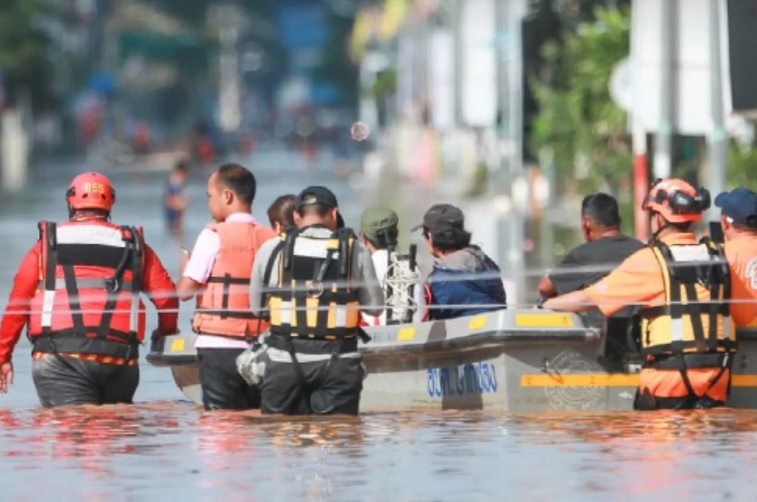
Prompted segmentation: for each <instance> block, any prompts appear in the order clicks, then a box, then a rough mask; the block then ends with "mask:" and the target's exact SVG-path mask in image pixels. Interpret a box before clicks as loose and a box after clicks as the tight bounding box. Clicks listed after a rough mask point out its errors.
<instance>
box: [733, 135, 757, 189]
mask: <svg viewBox="0 0 757 502" xmlns="http://www.w3.org/2000/svg"><path fill="white" fill-rule="evenodd" d="M755 173H757V148H754V146H752V147H751V148H746V149H744V148H740V147H738V146H736V145H735V144H734V143H731V145H730V146H729V148H728V168H727V176H728V185H729V186H730V187H736V186H745V187H749V188H751V189H752V190H757V182H755V179H754V178H755Z"/></svg>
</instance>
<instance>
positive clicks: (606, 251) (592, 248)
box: [569, 234, 646, 261]
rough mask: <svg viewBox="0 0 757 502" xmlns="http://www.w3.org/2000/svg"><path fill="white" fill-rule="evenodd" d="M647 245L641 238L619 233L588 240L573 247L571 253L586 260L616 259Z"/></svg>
mask: <svg viewBox="0 0 757 502" xmlns="http://www.w3.org/2000/svg"><path fill="white" fill-rule="evenodd" d="M644 247H646V245H645V244H644V243H643V242H641V241H640V240H638V239H636V238H634V237H629V236H627V235H623V234H619V235H613V236H608V237H602V238H601V239H596V240H593V241H587V242H584V243H583V244H580V245H578V246H576V247H575V248H573V249H572V250H571V252H570V253H569V254H571V255H573V257H574V258H582V259H585V260H590V261H594V260H598V259H614V258H616V257H617V256H618V255H624V256H628V255H631V254H633V253H634V252H636V251H638V250H639V249H643V248H644Z"/></svg>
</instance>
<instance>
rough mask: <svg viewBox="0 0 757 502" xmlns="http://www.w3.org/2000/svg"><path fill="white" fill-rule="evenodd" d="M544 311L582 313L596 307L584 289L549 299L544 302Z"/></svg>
mask: <svg viewBox="0 0 757 502" xmlns="http://www.w3.org/2000/svg"><path fill="white" fill-rule="evenodd" d="M543 306H544V308H545V309H552V310H561V311H563V312H583V311H585V310H589V309H591V308H594V307H596V304H595V303H594V302H592V300H591V298H589V295H587V294H586V290H585V289H579V290H578V291H573V292H571V293H566V294H564V295H560V296H556V297H554V298H549V299H548V300H547V301H546V302H544V305H543Z"/></svg>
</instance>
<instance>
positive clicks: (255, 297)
mask: <svg viewBox="0 0 757 502" xmlns="http://www.w3.org/2000/svg"><path fill="white" fill-rule="evenodd" d="M279 242H280V240H279V239H278V238H274V239H270V240H268V241H266V242H265V243H263V245H262V246H260V248H259V249H258V252H257V253H256V254H255V260H254V261H253V263H252V274H251V275H250V308H251V309H252V313H253V314H254V315H255V316H257V317H263V316H264V315H265V314H266V312H267V310H268V308H267V307H268V306H267V305H265V301H264V298H265V291H266V289H267V288H268V287H269V286H273V285H275V284H278V282H279V271H278V266H277V264H276V263H274V264H273V268H272V269H271V277H270V278H269V282H268V284H265V283H264V282H265V281H264V278H265V270H266V268H267V267H268V261H269V260H270V259H271V255H272V254H273V250H274V248H275V247H276V246H277V244H278V243H279ZM277 260H278V258H277Z"/></svg>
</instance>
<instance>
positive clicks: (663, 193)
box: [641, 178, 711, 223]
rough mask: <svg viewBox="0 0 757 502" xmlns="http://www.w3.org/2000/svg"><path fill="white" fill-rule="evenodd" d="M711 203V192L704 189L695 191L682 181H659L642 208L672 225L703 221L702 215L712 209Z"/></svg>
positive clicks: (674, 179) (653, 186)
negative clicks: (659, 215) (658, 214)
mask: <svg viewBox="0 0 757 502" xmlns="http://www.w3.org/2000/svg"><path fill="white" fill-rule="evenodd" d="M710 202H711V201H710V192H709V191H708V190H707V189H706V188H704V187H700V188H699V189H697V190H695V189H694V187H693V186H691V185H690V184H689V183H687V182H686V181H683V180H681V179H677V178H671V179H667V180H662V179H657V180H655V182H654V183H653V184H652V188H651V189H650V190H649V193H648V194H647V196H646V197H645V198H644V202H643V203H642V206H641V208H642V209H643V210H644V211H649V212H654V213H660V214H661V215H662V217H663V218H665V219H666V220H667V221H669V222H671V223H683V222H687V221H699V220H700V219H702V213H703V212H704V211H706V210H707V209H708V208H709V207H710Z"/></svg>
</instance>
